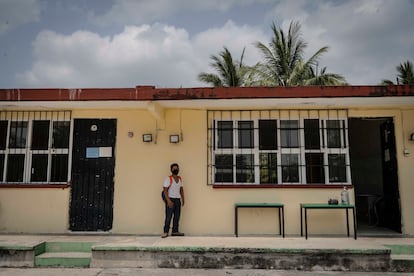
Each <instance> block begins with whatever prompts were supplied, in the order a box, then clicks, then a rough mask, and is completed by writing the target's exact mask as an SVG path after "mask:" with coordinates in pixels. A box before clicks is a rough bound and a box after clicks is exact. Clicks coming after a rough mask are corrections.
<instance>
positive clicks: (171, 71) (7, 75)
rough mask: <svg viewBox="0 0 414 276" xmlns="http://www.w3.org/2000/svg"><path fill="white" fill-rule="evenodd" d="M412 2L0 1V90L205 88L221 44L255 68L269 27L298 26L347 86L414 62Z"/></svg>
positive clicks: (323, 62)
mask: <svg viewBox="0 0 414 276" xmlns="http://www.w3.org/2000/svg"><path fill="white" fill-rule="evenodd" d="M413 14H414V0H393V1H389V0H348V1H339V0H335V1H334V0H312V1H310V0H209V1H206V0H0V88H27V87H32V88H46V87H59V88H86V87H134V86H135V85H155V86H157V87H197V86H205V84H203V83H200V82H199V81H198V80H197V75H198V73H200V72H209V71H211V69H210V67H209V62H210V60H209V57H210V55H211V54H217V53H218V52H219V51H221V50H222V49H223V46H226V47H228V48H229V49H230V51H231V52H232V54H233V55H234V57H235V58H239V57H240V54H241V52H242V50H243V48H244V47H246V53H245V62H246V63H247V64H249V65H253V64H255V63H256V62H258V61H260V60H261V55H260V53H259V52H258V50H257V49H256V48H255V47H254V43H255V42H257V41H260V42H263V43H265V44H267V43H268V42H269V41H270V39H271V32H270V25H271V24H272V22H275V23H276V24H277V25H278V26H281V27H282V28H284V29H287V27H288V25H289V23H290V22H291V21H292V20H296V21H299V22H300V23H301V24H302V37H303V39H304V40H305V41H306V42H307V43H308V47H307V48H306V51H305V54H306V55H307V56H310V55H311V54H313V53H314V52H315V51H316V50H318V49H319V48H321V47H323V46H329V47H330V49H329V51H328V53H326V54H325V55H324V56H323V57H322V59H321V60H320V66H327V71H329V72H335V73H340V74H342V75H343V76H344V77H345V78H346V79H347V81H348V82H349V83H350V84H353V85H371V84H378V83H379V82H380V81H381V80H382V79H385V78H386V79H391V80H395V77H396V69H395V68H396V66H397V65H398V64H400V63H402V62H404V61H406V60H411V61H412V62H414V28H413V26H414V16H413Z"/></svg>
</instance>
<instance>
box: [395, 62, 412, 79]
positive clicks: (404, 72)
mask: <svg viewBox="0 0 414 276" xmlns="http://www.w3.org/2000/svg"><path fill="white" fill-rule="evenodd" d="M397 72H398V76H397V83H399V84H414V71H413V63H412V62H411V61H409V60H407V61H406V62H404V63H400V65H399V66H397Z"/></svg>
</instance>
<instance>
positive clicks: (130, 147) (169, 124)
mask: <svg viewBox="0 0 414 276" xmlns="http://www.w3.org/2000/svg"><path fill="white" fill-rule="evenodd" d="M206 115H207V114H206V111H203V110H176V109H174V110H173V109H171V110H165V123H163V124H160V123H158V124H157V123H156V120H155V118H154V117H153V116H152V115H151V114H150V113H149V112H148V111H146V110H136V109H123V110H115V109H113V110H74V111H73V113H72V116H73V118H74V119H76V118H115V119H117V143H116V167H115V187H114V191H115V192H114V210H113V211H114V220H113V229H112V233H117V234H121V233H122V234H124V233H125V234H126V233H128V234H150V235H153V234H155V235H158V234H160V233H161V232H162V226H163V219H164V205H163V203H162V201H161V198H160V192H161V187H162V182H163V180H164V178H165V177H166V176H167V175H169V173H170V171H169V165H170V163H172V162H177V163H179V164H180V167H181V172H180V174H181V176H182V178H183V181H184V186H185V194H186V204H185V206H184V208H183V213H182V218H181V229H180V230H181V231H183V232H185V233H187V234H190V235H232V234H233V233H234V208H233V205H234V203H235V202H281V203H284V204H285V224H286V229H285V230H286V234H287V235H299V234H300V219H299V218H300V212H299V204H300V203H301V202H327V200H328V199H329V198H331V197H337V198H340V192H341V189H339V188H324V189H310V188H274V189H272V188H270V189H263V188H249V189H243V188H238V189H235V188H233V189H214V188H213V187H212V186H209V185H207V168H206V162H207V146H206V145H207V121H206ZM349 116H350V117H369V116H372V117H375V116H380V117H388V116H389V117H393V118H394V122H395V129H396V141H397V157H398V165H399V185H400V194H401V206H402V219H403V233H405V234H414V219H413V216H412V212H411V211H412V210H413V209H414V201H412V200H411V197H412V196H413V195H414V185H412V179H414V170H413V164H414V142H412V141H408V134H409V133H412V132H414V121H413V120H412V119H411V118H414V110H403V111H401V110H398V109H395V110H394V109H387V110H362V109H361V110H350V111H349ZM402 126H404V128H402ZM157 129H158V130H157ZM128 132H133V133H134V136H133V137H132V138H130V137H129V136H128ZM403 132H404V133H403ZM144 133H152V134H153V137H154V139H156V142H155V141H154V142H152V143H144V142H142V134H144ZM170 134H182V138H183V141H181V142H180V143H178V144H170V143H169V139H168V138H169V135H170ZM404 148H406V149H408V150H409V151H410V152H411V154H410V155H409V156H404V155H403V150H404ZM350 194H351V202H354V194H353V190H350ZM69 197H70V189H53V188H51V189H40V188H38V189H35V188H34V189H17V188H8V189H1V190H0V231H1V232H27V233H46V232H47V233H58V232H62V233H64V232H66V231H67V229H68V220H69ZM410 213H411V214H410ZM309 216H310V222H309V231H310V233H312V234H319V233H324V234H328V233H331V234H345V233H346V226H345V213H344V211H343V210H342V211H341V210H336V211H323V210H322V211H321V210H312V211H310V214H309ZM276 218H277V216H276V210H273V209H269V210H261V209H253V210H249V209H246V210H241V211H240V217H239V234H241V235H243V234H274V233H277V231H278V228H277V223H276ZM352 227H353V226H352V223H351V231H352V229H353V228H352Z"/></svg>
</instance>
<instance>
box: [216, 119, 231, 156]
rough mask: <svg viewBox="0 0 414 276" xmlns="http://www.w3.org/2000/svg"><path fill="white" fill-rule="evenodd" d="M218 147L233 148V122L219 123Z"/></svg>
mask: <svg viewBox="0 0 414 276" xmlns="http://www.w3.org/2000/svg"><path fill="white" fill-rule="evenodd" d="M217 133H218V135H217V141H218V143H217V147H218V148H221V149H224V148H233V121H219V122H217Z"/></svg>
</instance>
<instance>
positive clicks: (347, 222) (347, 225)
mask: <svg viewBox="0 0 414 276" xmlns="http://www.w3.org/2000/svg"><path fill="white" fill-rule="evenodd" d="M345 212H346V232H347V233H348V237H349V216H348V208H345Z"/></svg>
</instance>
